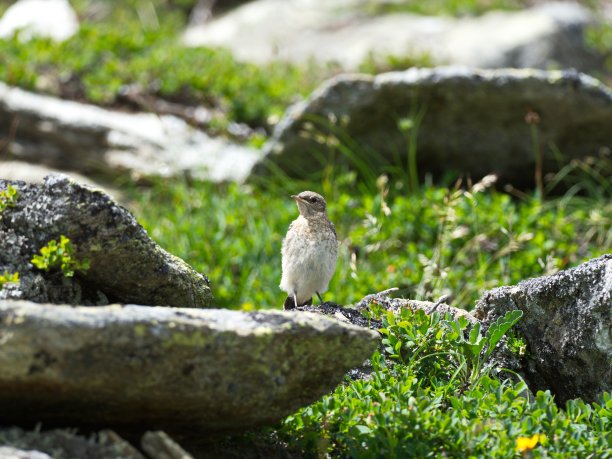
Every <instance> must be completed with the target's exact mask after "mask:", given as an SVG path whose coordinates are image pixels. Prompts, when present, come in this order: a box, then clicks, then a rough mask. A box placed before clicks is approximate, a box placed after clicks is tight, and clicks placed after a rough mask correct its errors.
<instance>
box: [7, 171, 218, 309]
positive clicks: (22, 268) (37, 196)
mask: <svg viewBox="0 0 612 459" xmlns="http://www.w3.org/2000/svg"><path fill="white" fill-rule="evenodd" d="M9 184H11V182H7V181H5V180H0V190H5V189H7V187H8V185H9ZM12 185H13V186H14V187H15V188H16V189H17V193H18V197H17V200H16V203H15V205H14V207H8V208H6V209H5V210H4V211H3V212H2V213H1V214H0V273H2V272H4V271H8V272H9V273H13V272H18V273H19V275H20V281H19V284H17V285H15V284H5V285H4V287H3V288H2V289H0V298H15V299H29V300H32V301H36V302H53V303H71V304H108V302H109V301H118V302H135V303H141V304H151V305H162V306H164V305H168V306H180V307H206V306H210V304H211V301H212V294H211V291H210V286H209V284H208V279H207V278H206V276H203V275H201V274H199V273H197V272H196V271H194V270H193V269H192V268H191V267H190V266H189V265H187V264H186V263H185V262H184V261H183V260H181V259H179V258H177V257H175V256H173V255H171V254H169V253H167V252H166V251H164V250H163V249H162V248H161V247H159V246H158V245H157V244H155V242H153V241H152V240H151V239H150V238H149V236H148V235H147V233H146V231H145V230H144V229H143V228H142V227H141V226H140V225H139V224H138V222H137V221H136V219H135V218H134V217H133V216H132V215H131V214H130V213H129V212H128V211H127V210H126V209H124V208H123V207H121V206H119V205H117V204H116V203H115V202H114V201H113V200H112V199H111V198H110V197H109V196H108V195H107V194H106V193H104V192H103V191H101V190H96V189H93V188H90V187H88V186H84V185H80V184H78V183H76V182H73V181H71V180H69V179H68V178H67V177H66V176H62V175H51V176H49V177H47V178H46V179H45V181H44V183H43V184H42V185H32V184H25V183H23V182H13V183H12ZM61 235H64V236H66V237H68V238H69V239H70V240H71V241H72V243H73V244H75V246H76V253H75V256H74V258H76V259H77V260H81V261H82V260H85V259H88V260H89V261H90V262H91V266H90V268H89V269H88V270H87V271H86V272H77V274H76V275H75V276H74V277H72V278H67V277H64V276H62V274H61V272H56V271H51V272H44V271H40V270H38V269H35V268H34V267H33V266H32V264H31V262H30V260H31V259H32V257H33V256H34V255H35V254H38V252H39V250H40V248H41V247H43V246H45V245H47V244H48V243H49V241H51V240H56V241H59V239H60V236H61Z"/></svg>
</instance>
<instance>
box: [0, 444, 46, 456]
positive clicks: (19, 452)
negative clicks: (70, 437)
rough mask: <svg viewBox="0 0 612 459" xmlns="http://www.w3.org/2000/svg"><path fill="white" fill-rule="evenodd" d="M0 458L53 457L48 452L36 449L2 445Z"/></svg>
mask: <svg viewBox="0 0 612 459" xmlns="http://www.w3.org/2000/svg"><path fill="white" fill-rule="evenodd" d="M0 459H53V458H52V457H51V456H49V455H48V454H45V453H42V452H40V451H35V450H23V449H18V448H13V447H11V446H0Z"/></svg>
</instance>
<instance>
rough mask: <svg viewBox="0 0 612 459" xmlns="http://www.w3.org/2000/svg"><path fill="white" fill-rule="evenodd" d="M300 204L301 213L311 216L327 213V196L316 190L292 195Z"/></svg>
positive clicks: (307, 216)
mask: <svg viewBox="0 0 612 459" xmlns="http://www.w3.org/2000/svg"><path fill="white" fill-rule="evenodd" d="M291 197H292V198H293V199H295V202H296V204H297V206H298V209H299V211H300V215H302V216H304V217H306V218H309V217H316V216H326V215H327V205H326V203H325V198H323V196H321V195H320V194H318V193H315V192H314V191H302V192H301V193H300V194H297V195H292V196H291Z"/></svg>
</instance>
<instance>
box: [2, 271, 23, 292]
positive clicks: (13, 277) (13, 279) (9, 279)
mask: <svg viewBox="0 0 612 459" xmlns="http://www.w3.org/2000/svg"><path fill="white" fill-rule="evenodd" d="M18 283H19V273H9V272H8V271H4V273H3V274H0V290H2V288H3V287H4V285H5V284H18Z"/></svg>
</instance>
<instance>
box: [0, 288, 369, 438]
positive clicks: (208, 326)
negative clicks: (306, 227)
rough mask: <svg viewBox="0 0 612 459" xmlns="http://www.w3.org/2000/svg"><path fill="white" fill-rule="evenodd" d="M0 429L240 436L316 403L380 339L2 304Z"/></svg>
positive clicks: (242, 318)
mask: <svg viewBox="0 0 612 459" xmlns="http://www.w3.org/2000/svg"><path fill="white" fill-rule="evenodd" d="M0 342H1V343H2V350H3V352H2V353H0V406H2V410H1V411H0V423H6V422H11V423H17V422H30V421H35V422H43V423H45V425H47V426H49V425H78V426H80V427H82V428H85V427H87V426H90V427H94V428H95V427H100V426H104V427H107V428H108V427H112V428H113V429H115V430H119V431H123V430H129V429H130V428H132V429H135V430H137V431H138V432H142V431H143V430H145V429H148V428H153V429H163V430H165V431H167V432H168V433H170V434H172V433H173V432H182V433H183V434H184V433H185V432H190V431H193V432H202V431H242V430H243V429H246V428H251V427H255V426H259V425H270V424H273V423H275V422H277V421H279V420H280V419H281V418H282V417H284V416H286V415H288V414H290V413H291V412H293V411H295V410H296V409H297V408H299V407H301V406H304V405H306V404H308V403H311V402H313V401H314V400H316V399H317V398H319V397H320V396H322V395H323V394H325V393H327V392H328V391H330V390H332V389H333V388H334V387H335V386H336V385H337V384H338V383H339V382H341V380H342V378H343V376H344V375H345V373H346V371H347V370H349V369H350V368H352V367H354V366H356V365H359V364H361V363H362V362H363V361H364V360H365V359H366V358H368V357H369V356H370V355H371V353H372V352H373V351H374V350H375V348H376V346H377V344H378V334H377V333H375V332H373V331H370V330H366V329H363V328H360V327H355V326H352V325H348V324H343V323H340V322H339V321H337V320H333V319H327V318H324V317H321V316H318V315H315V314H309V313H300V314H295V313H290V312H273V311H265V312H263V311H261V312H252V313H245V312H239V311H230V310H205V309H174V308H163V307H156V308H155V307H146V306H123V307H121V306H104V307H97V308H87V307H70V306H60V305H40V304H35V303H30V302H23V301H3V300H0Z"/></svg>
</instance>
